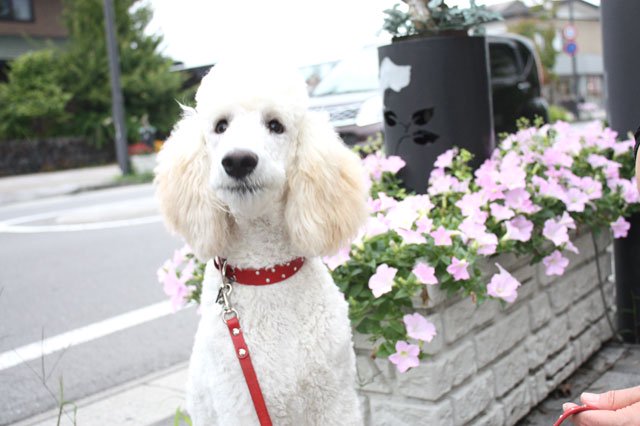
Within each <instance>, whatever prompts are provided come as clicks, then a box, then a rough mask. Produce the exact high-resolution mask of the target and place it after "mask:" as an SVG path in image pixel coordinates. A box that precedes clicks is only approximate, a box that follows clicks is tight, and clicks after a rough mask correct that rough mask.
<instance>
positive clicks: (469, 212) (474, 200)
mask: <svg viewBox="0 0 640 426" xmlns="http://www.w3.org/2000/svg"><path fill="white" fill-rule="evenodd" d="M485 203H486V200H485V199H484V197H483V194H482V193H480V192H474V193H470V194H464V196H463V197H462V198H461V199H459V200H458V201H457V202H456V207H458V208H459V209H460V211H461V212H462V215H463V216H473V215H475V214H476V212H477V211H478V210H480V207H482V206H483V205H484V204H485Z"/></svg>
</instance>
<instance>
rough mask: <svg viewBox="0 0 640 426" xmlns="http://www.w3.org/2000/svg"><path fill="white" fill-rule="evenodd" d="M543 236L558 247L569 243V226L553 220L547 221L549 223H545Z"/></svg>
mask: <svg viewBox="0 0 640 426" xmlns="http://www.w3.org/2000/svg"><path fill="white" fill-rule="evenodd" d="M542 235H543V236H544V237H545V238H546V239H548V240H550V241H552V242H553V244H555V245H556V247H557V246H561V245H562V244H564V243H566V242H567V241H569V232H568V230H567V226H566V225H564V224H563V223H562V222H561V221H555V220H553V219H547V221H545V223H544V228H543V229H542Z"/></svg>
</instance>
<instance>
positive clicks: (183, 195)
mask: <svg viewBox="0 0 640 426" xmlns="http://www.w3.org/2000/svg"><path fill="white" fill-rule="evenodd" d="M196 101H197V106H196V108H195V109H186V111H185V115H184V117H183V119H182V120H181V121H180V122H179V123H178V124H177V125H176V127H175V128H174V130H173V133H172V135H171V137H170V138H169V140H168V141H167V143H166V144H165V147H164V148H163V150H162V152H161V153H160V155H159V165H158V167H157V169H156V180H155V182H156V185H157V196H158V199H159V200H160V205H161V210H162V213H163V215H164V217H165V220H166V223H167V224H168V226H169V227H170V228H171V229H172V230H174V231H175V232H177V233H179V234H181V235H182V236H183V237H184V238H185V239H186V241H187V242H188V243H189V244H190V245H191V246H192V247H193V249H194V250H195V251H196V254H197V255H198V256H199V257H200V258H202V259H211V258H212V257H213V256H221V257H225V258H227V259H228V262H229V263H230V264H232V265H234V266H237V267H240V268H249V267H250V268H262V267H266V266H270V265H274V264H279V263H283V262H286V261H288V260H290V259H292V258H295V257H298V256H306V257H307V261H306V263H305V265H304V266H303V267H302V268H301V270H300V271H299V272H298V273H297V274H295V275H294V276H293V277H291V278H289V279H287V280H285V281H283V282H281V283H278V284H274V285H269V286H263V287H254V286H242V285H238V284H235V285H234V289H233V293H232V295H231V301H232V303H233V305H234V307H235V308H236V309H237V310H238V312H239V315H240V322H241V324H242V327H243V330H244V334H245V338H246V341H247V345H248V347H249V351H250V353H251V359H252V361H253V364H254V367H255V370H256V373H257V375H258V379H259V381H260V385H261V388H262V391H263V394H264V397H265V400H266V403H267V407H268V409H269V412H270V415H271V418H272V420H273V422H274V424H276V425H323V426H324V425H359V424H361V423H362V418H361V412H360V409H359V404H358V397H357V394H356V392H355V390H354V385H355V357H354V353H353V345H352V340H351V339H352V336H351V327H350V323H349V319H348V312H347V303H346V301H345V300H344V296H343V295H342V294H341V293H340V292H339V290H338V289H337V287H336V286H335V284H334V283H333V281H332V279H331V276H330V274H329V273H328V271H327V269H326V267H325V266H324V265H323V264H322V262H321V261H320V259H319V258H318V256H320V255H325V254H329V253H332V252H334V251H335V250H336V249H338V248H339V247H341V246H343V245H344V244H345V243H346V242H348V241H349V240H350V238H352V237H353V236H354V235H355V233H356V232H357V230H358V228H359V227H360V226H361V224H362V223H363V221H364V218H365V217H366V211H365V189H364V173H363V172H362V169H361V165H360V162H359V160H358V158H357V156H355V155H354V154H353V153H351V152H350V151H349V150H348V149H347V148H346V147H345V146H344V145H343V144H342V142H341V141H340V140H339V138H338V137H337V136H336V134H335V133H334V131H333V130H332V128H331V126H330V124H329V123H328V121H327V119H326V117H324V116H319V115H317V114H315V113H312V112H309V111H307V109H306V107H307V102H308V99H307V95H306V89H305V87H304V83H303V82H302V79H301V78H300V77H299V76H297V75H296V74H295V71H292V72H286V71H283V70H282V69H278V68H269V67H264V66H260V68H257V67H256V66H255V65H251V64H247V63H235V64H233V63H227V64H220V65H217V66H216V67H214V68H213V69H212V71H211V72H210V73H209V74H208V75H207V76H206V77H205V78H204V79H203V81H202V84H201V86H200V88H199V90H198V93H197V95H196ZM223 119H224V120H227V122H228V127H227V129H226V130H225V131H224V132H223V133H216V132H215V126H216V123H218V122H219V121H220V120H223ZM273 119H276V120H278V121H279V122H280V123H282V124H283V125H284V132H283V133H282V134H278V133H277V132H273V131H270V130H269V128H268V123H269V121H270V120H273ZM238 149H242V150H245V151H250V152H252V153H255V154H256V155H257V157H258V164H257V166H256V168H255V169H254V170H253V172H252V173H251V174H250V175H248V176H247V177H246V178H244V179H243V180H242V182H239V181H238V180H237V179H233V178H231V177H230V176H229V175H227V173H226V172H225V170H224V167H223V166H222V164H221V161H222V158H224V157H225V155H227V154H228V153H230V152H232V151H234V150H238ZM205 275H206V276H205V280H204V284H203V293H202V300H201V303H202V318H201V320H200V325H199V327H198V331H197V334H196V338H195V344H194V347H193V353H192V357H191V364H190V379H189V385H188V392H187V400H188V410H189V413H190V414H191V416H192V418H193V421H194V425H196V426H210V425H213V424H219V425H225V426H228V425H241V426H247V425H254V424H258V419H257V416H256V414H255V410H254V407H253V404H252V401H251V398H250V395H249V392H248V389H247V386H246V384H245V381H244V377H243V375H242V371H241V369H240V365H239V363H238V360H237V358H236V355H235V351H234V348H233V346H232V343H231V339H230V337H229V332H228V330H227V328H226V325H225V324H224V323H223V322H222V320H221V316H220V314H221V308H220V306H219V305H218V304H216V303H215V300H214V299H215V297H216V295H217V289H218V287H219V285H220V276H219V273H218V271H217V270H216V269H215V268H214V267H213V265H212V262H209V263H208V264H207V270H206V274H205ZM214 419H215V420H214Z"/></svg>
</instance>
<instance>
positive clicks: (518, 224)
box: [505, 216, 533, 242]
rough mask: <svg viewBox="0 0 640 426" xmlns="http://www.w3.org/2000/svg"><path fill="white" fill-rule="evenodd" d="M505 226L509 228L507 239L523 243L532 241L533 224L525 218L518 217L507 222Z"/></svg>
mask: <svg viewBox="0 0 640 426" xmlns="http://www.w3.org/2000/svg"><path fill="white" fill-rule="evenodd" d="M505 225H506V227H507V233H506V234H505V238H507V239H509V240H516V241H522V242H526V241H529V240H530V239H531V232H532V231H533V222H531V221H530V220H528V219H527V218H525V217H524V216H517V217H515V218H513V219H511V220H510V221H508V222H505Z"/></svg>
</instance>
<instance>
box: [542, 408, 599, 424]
mask: <svg viewBox="0 0 640 426" xmlns="http://www.w3.org/2000/svg"><path fill="white" fill-rule="evenodd" d="M597 409H598V408H596V407H591V406H589V405H579V406H577V407H573V408H572V409H570V410H567V411H565V412H564V413H562V415H561V416H560V418H559V419H558V420H556V422H555V423H554V424H553V426H560V425H561V424H562V422H564V421H565V420H567V419H568V418H569V417H571V416H573V415H574V414H578V413H582V412H583V411H588V410H597Z"/></svg>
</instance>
